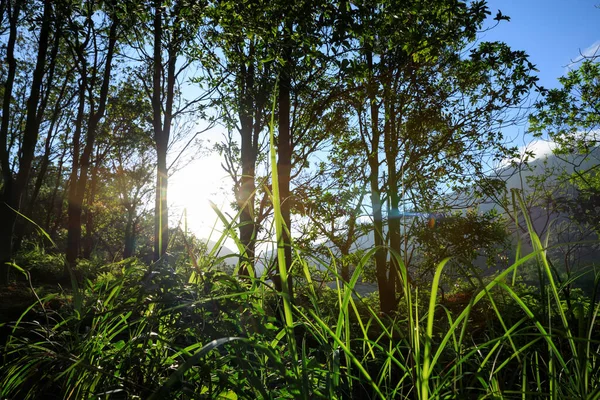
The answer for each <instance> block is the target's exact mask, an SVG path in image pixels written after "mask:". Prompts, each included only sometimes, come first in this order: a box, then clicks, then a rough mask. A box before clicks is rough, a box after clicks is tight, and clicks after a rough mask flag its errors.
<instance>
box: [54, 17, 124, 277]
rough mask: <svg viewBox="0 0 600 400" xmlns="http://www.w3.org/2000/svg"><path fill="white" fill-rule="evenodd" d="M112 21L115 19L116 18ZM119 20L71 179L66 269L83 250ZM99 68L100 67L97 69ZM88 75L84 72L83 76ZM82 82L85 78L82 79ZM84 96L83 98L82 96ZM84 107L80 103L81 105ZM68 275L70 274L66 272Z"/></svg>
mask: <svg viewBox="0 0 600 400" xmlns="http://www.w3.org/2000/svg"><path fill="white" fill-rule="evenodd" d="M113 18H116V17H114V16H113ZM117 27H118V23H117V20H116V19H115V20H113V22H112V24H111V27H110V32H109V39H108V49H107V51H106V61H105V66H104V75H103V77H102V86H101V88H100V99H99V101H98V109H97V111H95V112H94V111H93V112H92V113H91V115H90V117H89V120H88V126H87V135H86V143H85V147H84V149H83V154H82V155H81V159H80V161H79V174H77V170H76V168H75V165H74V170H75V173H74V174H73V175H72V177H73V178H75V179H74V180H72V181H71V183H70V184H71V185H75V187H74V188H72V190H71V189H70V191H69V194H70V196H69V210H68V217H69V222H68V234H67V236H68V237H67V246H68V247H67V266H66V267H65V268H69V267H72V266H74V265H75V261H76V260H77V258H78V256H79V251H80V248H81V215H82V210H83V199H84V197H85V192H86V186H87V181H88V171H89V168H90V159H91V155H92V151H93V149H94V143H95V140H96V133H97V132H96V130H97V128H98V125H99V124H100V121H101V120H102V118H103V117H104V112H105V110H106V102H107V99H108V91H109V84H110V76H111V71H112V60H113V57H114V53H115V46H116V43H117ZM95 67H97V66H95ZM85 73H86V72H85V71H84V70H83V69H82V75H84V74H85ZM82 80H83V76H82ZM82 95H84V94H83V93H82ZM80 104H81V103H80ZM65 272H68V271H65Z"/></svg>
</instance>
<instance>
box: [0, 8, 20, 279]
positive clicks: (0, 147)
mask: <svg viewBox="0 0 600 400" xmlns="http://www.w3.org/2000/svg"><path fill="white" fill-rule="evenodd" d="M21 4H22V1H16V2H15V3H14V8H13V9H12V10H11V8H10V5H11V2H7V3H6V7H7V14H8V20H9V23H10V28H9V36H8V42H7V46H6V64H7V66H8V71H7V75H6V81H5V82H4V98H3V103H2V124H1V127H0V165H1V167H2V181H3V182H2V196H1V197H0V219H1V220H2V224H0V285H6V284H7V283H8V265H7V264H6V263H7V262H9V261H10V259H11V257H12V239H13V237H12V236H13V232H12V230H13V226H14V220H15V218H16V217H15V214H14V212H13V211H12V210H11V209H10V208H9V207H8V206H9V205H10V204H12V203H13V200H12V195H13V185H14V179H13V175H12V169H11V165H10V151H9V149H8V129H9V125H10V115H11V112H10V103H11V100H12V94H13V93H12V89H13V85H14V82H15V74H16V71H17V60H16V59H15V44H16V41H17V22H18V20H19V13H20V11H21Z"/></svg>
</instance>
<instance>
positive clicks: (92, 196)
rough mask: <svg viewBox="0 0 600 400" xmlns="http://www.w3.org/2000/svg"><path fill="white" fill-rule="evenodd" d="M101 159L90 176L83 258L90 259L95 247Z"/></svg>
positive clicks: (97, 161)
mask: <svg viewBox="0 0 600 400" xmlns="http://www.w3.org/2000/svg"><path fill="white" fill-rule="evenodd" d="M99 162H100V161H99V160H98V159H97V160H96V163H95V164H94V167H93V168H92V173H91V178H90V188H89V191H88V196H87V207H86V211H85V238H84V240H83V258H85V259H88V260H89V259H90V257H91V256H92V251H93V249H94V236H93V234H94V229H95V228H94V210H93V205H94V203H95V202H96V192H97V188H98V168H99V167H98V164H99Z"/></svg>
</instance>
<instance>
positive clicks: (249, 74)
mask: <svg viewBox="0 0 600 400" xmlns="http://www.w3.org/2000/svg"><path fill="white" fill-rule="evenodd" d="M248 53H249V54H248V58H249V59H250V65H249V66H248V67H247V68H246V65H245V64H243V63H241V65H240V70H239V72H238V74H239V75H238V86H239V88H240V105H239V119H240V126H241V129H240V137H241V154H240V157H241V162H242V177H241V179H240V187H239V189H238V193H237V201H238V206H239V207H240V210H241V212H240V226H239V232H240V242H241V243H242V245H243V246H244V253H245V254H242V255H241V256H240V265H241V267H240V270H239V274H240V275H242V276H244V275H248V269H249V268H252V269H254V256H255V252H256V221H255V218H256V216H255V210H254V198H255V191H256V186H255V183H254V182H255V178H256V176H255V168H256V158H257V151H256V148H257V143H256V141H257V140H258V137H257V135H255V127H256V122H258V121H255V120H253V115H254V116H257V114H258V113H259V112H260V110H256V109H255V106H258V104H257V103H258V102H257V101H255V98H256V96H257V94H256V93H255V87H254V84H255V76H254V74H255V69H254V60H253V57H254V47H253V45H250V50H249V52H248ZM254 112H256V113H257V114H254ZM258 115H260V114H258Z"/></svg>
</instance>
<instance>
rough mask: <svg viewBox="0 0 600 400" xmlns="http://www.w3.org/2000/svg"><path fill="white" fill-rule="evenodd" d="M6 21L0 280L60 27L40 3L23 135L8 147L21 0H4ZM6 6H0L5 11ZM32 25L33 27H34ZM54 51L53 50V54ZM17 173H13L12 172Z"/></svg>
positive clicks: (10, 247)
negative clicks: (14, 146)
mask: <svg viewBox="0 0 600 400" xmlns="http://www.w3.org/2000/svg"><path fill="white" fill-rule="evenodd" d="M4 5H5V8H6V12H7V14H8V21H9V38H8V44H7V50H6V61H7V65H8V71H7V76H6V81H5V82H4V97H3V104H2V123H1V126H0V168H1V169H2V193H1V198H0V201H1V202H2V204H0V219H2V221H3V223H2V227H0V284H6V283H7V272H8V270H7V265H6V262H8V261H9V260H10V258H11V256H12V251H13V236H14V229H15V222H16V218H17V214H16V212H19V211H20V210H21V204H22V200H23V196H24V192H25V189H26V187H27V184H28V182H29V171H30V169H31V165H32V162H33V158H34V152H35V147H36V145H37V140H38V136H39V130H40V123H41V115H43V112H44V107H45V104H44V102H41V105H42V107H41V109H40V98H41V96H42V86H43V85H42V82H43V79H44V76H45V75H46V73H47V69H46V65H47V64H50V65H52V63H53V60H50V61H49V60H48V48H49V46H50V43H51V40H54V41H58V40H59V36H60V34H59V33H58V32H60V29H55V32H56V34H55V35H54V37H53V35H52V34H51V26H52V21H53V19H55V20H57V21H59V20H60V18H57V16H56V15H55V14H54V11H53V7H52V6H53V4H52V2H51V1H50V0H46V1H44V3H43V14H42V16H41V25H40V27H39V39H38V43H37V56H36V61H35V69H34V71H33V78H32V80H31V86H30V90H29V97H28V100H27V108H26V117H25V126H24V128H23V132H22V136H21V135H19V134H17V133H16V132H13V134H14V135H15V136H20V143H19V149H18V150H16V151H15V149H11V147H12V144H13V143H14V142H13V141H11V142H9V141H8V138H9V126H10V122H11V119H12V118H13V117H14V114H13V113H12V110H11V102H12V97H13V96H14V93H13V84H14V80H15V74H16V72H17V71H16V70H17V60H16V58H15V46H16V41H17V25H18V23H19V14H20V12H21V7H22V6H23V2H22V1H15V2H6V3H4ZM4 11H5V9H4V8H3V9H2V12H4ZM33 29H35V27H34V28H33ZM55 55H56V54H55V53H54V56H55ZM15 154H16V158H17V162H16V164H17V165H18V170H17V171H14V170H13V167H12V165H13V164H12V163H11V157H13V156H14V155H15ZM15 173H16V176H15Z"/></svg>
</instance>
